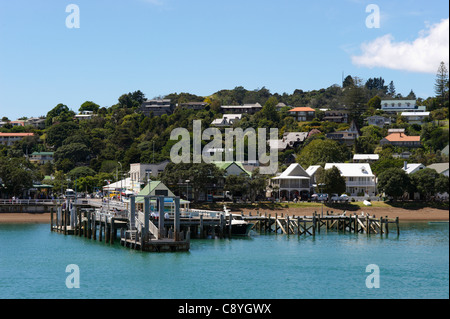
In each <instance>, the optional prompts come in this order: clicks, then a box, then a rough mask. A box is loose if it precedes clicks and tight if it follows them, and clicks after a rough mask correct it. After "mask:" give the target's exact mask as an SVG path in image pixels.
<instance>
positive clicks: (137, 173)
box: [129, 161, 170, 183]
mask: <svg viewBox="0 0 450 319" xmlns="http://www.w3.org/2000/svg"><path fill="white" fill-rule="evenodd" d="M169 163H170V162H169V161H164V162H161V163H158V164H143V163H134V164H130V171H129V175H130V178H131V180H132V181H134V182H136V183H147V182H148V181H149V180H153V179H155V178H156V177H157V176H158V174H159V173H162V172H164V169H165V168H166V166H167V164H169Z"/></svg>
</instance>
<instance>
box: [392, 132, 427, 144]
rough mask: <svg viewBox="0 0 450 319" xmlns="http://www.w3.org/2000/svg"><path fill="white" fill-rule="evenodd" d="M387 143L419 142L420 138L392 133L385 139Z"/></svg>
mask: <svg viewBox="0 0 450 319" xmlns="http://www.w3.org/2000/svg"><path fill="white" fill-rule="evenodd" d="M385 139H386V140H388V141H389V142H420V136H408V135H405V134H404V133H392V134H389V135H388V136H386V137H385Z"/></svg>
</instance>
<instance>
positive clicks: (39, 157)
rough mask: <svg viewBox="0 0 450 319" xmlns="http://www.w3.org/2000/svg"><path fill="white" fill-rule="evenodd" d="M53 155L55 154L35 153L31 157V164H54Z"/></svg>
mask: <svg viewBox="0 0 450 319" xmlns="http://www.w3.org/2000/svg"><path fill="white" fill-rule="evenodd" d="M53 154H54V153H53V152H33V153H31V155H30V162H32V163H37V164H45V163H48V162H53Z"/></svg>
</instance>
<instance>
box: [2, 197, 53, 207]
mask: <svg viewBox="0 0 450 319" xmlns="http://www.w3.org/2000/svg"><path fill="white" fill-rule="evenodd" d="M59 201H60V200H57V199H11V198H10V199H0V205H44V204H46V205H55V204H57V203H58V202H59Z"/></svg>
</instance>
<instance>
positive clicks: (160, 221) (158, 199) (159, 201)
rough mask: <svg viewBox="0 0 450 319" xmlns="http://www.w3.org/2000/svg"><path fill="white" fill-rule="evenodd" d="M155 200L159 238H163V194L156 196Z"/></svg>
mask: <svg viewBox="0 0 450 319" xmlns="http://www.w3.org/2000/svg"><path fill="white" fill-rule="evenodd" d="M157 201H158V203H159V221H158V228H159V238H164V235H165V229H164V227H165V226H164V196H159V197H158V198H157Z"/></svg>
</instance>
